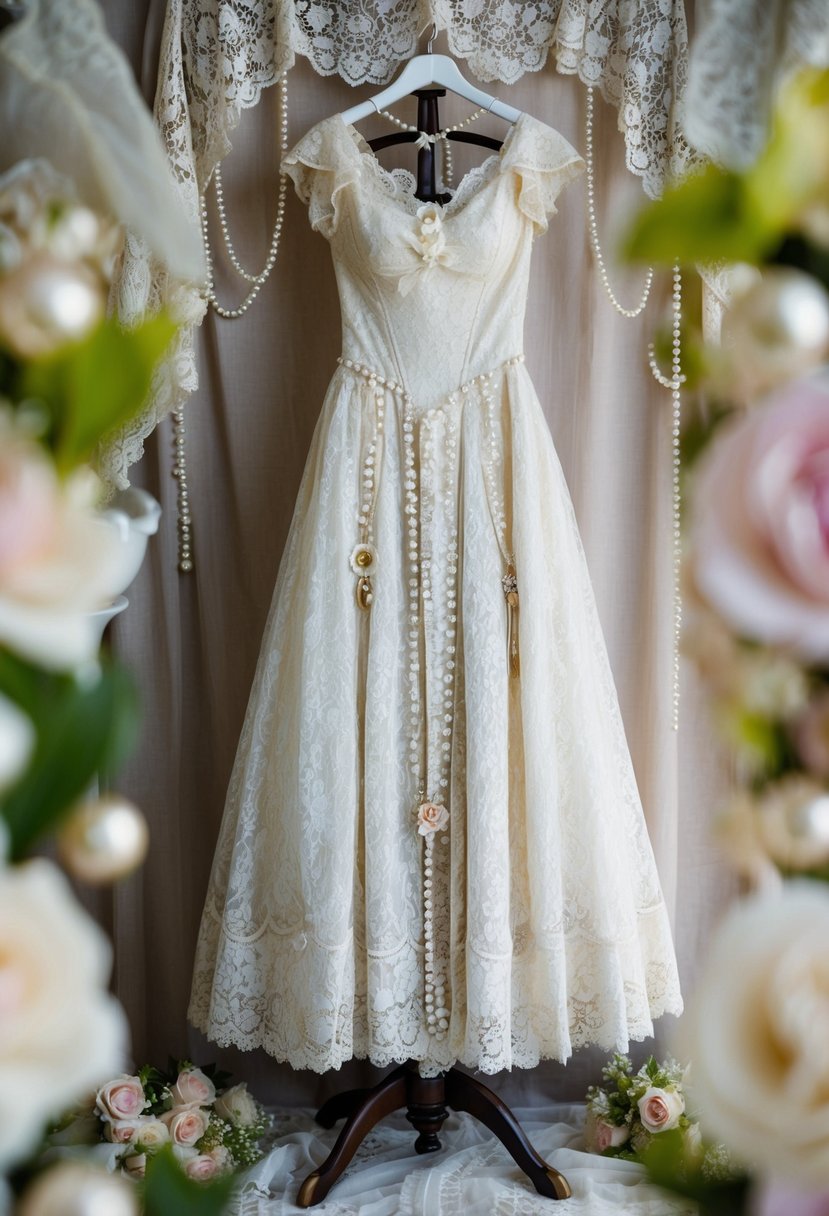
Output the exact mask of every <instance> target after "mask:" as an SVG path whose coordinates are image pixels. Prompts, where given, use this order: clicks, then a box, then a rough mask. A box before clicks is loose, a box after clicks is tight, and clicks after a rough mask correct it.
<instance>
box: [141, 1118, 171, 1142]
mask: <svg viewBox="0 0 829 1216" xmlns="http://www.w3.org/2000/svg"><path fill="white" fill-rule="evenodd" d="M169 1140H170V1129H169V1128H168V1127H167V1124H166V1123H162V1122H161V1120H160V1119H153V1118H152V1116H147V1118H145V1119H142V1120H141V1124H140V1125H139V1128H138V1135H137V1136H136V1138H135V1143H136V1144H138V1145H140V1146H141V1148H160V1146H161V1145H162V1144H167V1143H168V1142H169Z"/></svg>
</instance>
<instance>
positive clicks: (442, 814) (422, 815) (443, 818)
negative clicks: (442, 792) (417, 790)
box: [417, 802, 449, 836]
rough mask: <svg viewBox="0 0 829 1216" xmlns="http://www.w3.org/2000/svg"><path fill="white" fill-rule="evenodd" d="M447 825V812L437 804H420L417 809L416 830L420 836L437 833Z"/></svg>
mask: <svg viewBox="0 0 829 1216" xmlns="http://www.w3.org/2000/svg"><path fill="white" fill-rule="evenodd" d="M448 823H449V812H448V811H447V809H446V807H445V806H441V805H440V803H438V802H422V803H421V804H420V806H419V807H418V808H417V824H418V827H417V830H418V832H419V833H420V835H421V836H428V835H429V834H430V833H431V832H439V831H440V830H441V829H442V828H445V827H446V825H447V824H448Z"/></svg>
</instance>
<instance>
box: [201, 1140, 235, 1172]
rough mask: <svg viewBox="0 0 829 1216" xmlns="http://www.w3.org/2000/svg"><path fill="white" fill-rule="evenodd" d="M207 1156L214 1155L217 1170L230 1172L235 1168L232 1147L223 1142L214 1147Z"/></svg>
mask: <svg viewBox="0 0 829 1216" xmlns="http://www.w3.org/2000/svg"><path fill="white" fill-rule="evenodd" d="M207 1156H208V1157H212V1158H213V1160H214V1161H215V1162H216V1170H217V1172H218V1173H220V1174H229V1173H230V1171H231V1170H232V1169H233V1155H232V1153H231V1151H230V1149H229V1148H225V1146H224V1145H223V1144H219V1145H217V1147H216V1148H212V1149H211V1150H210V1152H209V1153H208V1154H207Z"/></svg>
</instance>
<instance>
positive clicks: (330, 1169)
mask: <svg viewBox="0 0 829 1216" xmlns="http://www.w3.org/2000/svg"><path fill="white" fill-rule="evenodd" d="M403 1107H405V1108H406V1118H407V1119H408V1120H409V1122H410V1123H411V1125H412V1126H413V1127H414V1128H415V1130H416V1131H417V1132H418V1133H419V1135H418V1137H417V1140H416V1141H415V1151H416V1152H418V1153H435V1152H437V1151H438V1150H439V1149H440V1147H441V1143H440V1139H439V1137H438V1133H439V1132H440V1129H441V1127H442V1126H443V1122H444V1120H445V1119H446V1117H447V1115H448V1113H449V1109H451V1110H456V1111H465V1112H466V1113H467V1114H470V1115H472V1116H473V1117H474V1118H475V1119H479V1120H480V1122H481V1123H483V1124H484V1125H485V1126H486V1127H488V1128H489V1130H490V1131H491V1132H493V1133H494V1134H495V1135H496V1136H497V1137H498V1139H499V1140H500V1141H501V1143H502V1144H503V1146H504V1148H505V1149H506V1150H507V1152H508V1153H509V1154H510V1156H511V1157H512V1159H513V1161H515V1163H516V1165H518V1166H519V1167H520V1168H521V1169H522V1170H523V1171H524V1173H525V1174H526V1175H527V1177H528V1178H529V1179H530V1181H531V1182H532V1184H533V1186H534V1187H535V1189H536V1190H537V1191H538V1193H539V1195H546V1196H547V1197H548V1198H549V1199H567V1198H568V1197H569V1196H570V1194H571V1191H570V1186H569V1184H568V1182H567V1179H566V1178H565V1177H564V1175H563V1174H560V1173H559V1172H558V1170H555V1169H553V1167H552V1166H550V1165H548V1164H547V1163H546V1161H544V1160H543V1159H542V1158H541V1157H539V1155H538V1153H537V1152H536V1151H535V1149H534V1148H533V1146H532V1145H531V1144H530V1142H529V1140H528V1139H527V1136H526V1134H525V1132H524V1130H523V1128H522V1127H521V1125H520V1123H519V1122H518V1120H517V1119H516V1118H515V1116H514V1115H513V1113H512V1111H511V1110H510V1109H509V1107H508V1106H507V1105H506V1103H504V1102H502V1101H501V1099H500V1098H499V1097H497V1095H496V1094H494V1093H493V1092H492V1090H491V1089H487V1087H486V1086H485V1085H482V1084H481V1082H480V1081H476V1080H475V1078H474V1077H470V1076H468V1075H467V1074H466V1073H464V1072H460V1071H459V1070H458V1069H456V1068H450V1069H449V1071H448V1072H445V1073H442V1074H441V1075H440V1076H437V1077H421V1075H420V1073H419V1071H418V1067H417V1064H416V1063H413V1062H410V1063H409V1064H404V1065H402V1066H401V1067H400V1068H395V1070H394V1071H393V1072H391V1073H389V1075H388V1076H387V1077H385V1078H384V1079H383V1080H382V1081H381V1082H380V1084H379V1085H375V1086H374V1088H373V1089H351V1090H347V1091H345V1092H344V1093H341V1094H336V1095H335V1096H334V1097H333V1098H329V1100H328V1101H327V1102H326V1103H325V1104H324V1105H323V1106H322V1107H321V1108H320V1110H319V1113H318V1114H317V1122H318V1123H321V1124H322V1126H323V1127H333V1126H334V1124H335V1123H336V1122H337V1120H338V1119H342V1118H343V1117H344V1118H345V1120H346V1122H345V1125H344V1127H343V1129H342V1131H341V1132H340V1134H339V1136H338V1137H337V1141H336V1143H335V1145H334V1147H333V1149H332V1150H331V1152H330V1153H329V1154H328V1157H327V1158H326V1159H325V1161H324V1162H323V1164H322V1165H321V1166H320V1167H319V1169H317V1170H314V1172H313V1174H309V1175H308V1177H307V1178H306V1179H305V1181H304V1182H303V1184H302V1186H301V1187H300V1189H299V1195H298V1197H297V1203H298V1204H299V1206H300V1207H301V1208H310V1207H312V1206H313V1205H314V1204H317V1203H321V1202H322V1200H323V1199H324V1198H325V1196H326V1195H327V1194H328V1192H329V1191H330V1190H331V1187H332V1186H333V1185H334V1183H335V1182H336V1181H337V1179H338V1178H339V1177H340V1175H341V1174H342V1173H343V1171H344V1170H345V1168H346V1166H347V1165H348V1163H349V1161H351V1159H352V1157H353V1156H354V1154H355V1152H356V1151H357V1148H358V1147H359V1145H360V1143H361V1141H362V1140H363V1139H364V1138H365V1137H366V1136H367V1135H368V1133H369V1132H370V1131H371V1129H372V1128H373V1127H374V1126H375V1125H376V1124H377V1123H379V1122H380V1120H381V1119H384V1118H385V1117H386V1115H390V1114H391V1113H392V1112H393V1111H395V1110H400V1109H401V1108H403ZM447 1108H449V1109H447Z"/></svg>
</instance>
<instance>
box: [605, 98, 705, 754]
mask: <svg viewBox="0 0 829 1216" xmlns="http://www.w3.org/2000/svg"><path fill="white" fill-rule="evenodd" d="M593 117H594V115H593V89H592V88H588V90H587V105H586V108H585V157H584V160H585V164H586V166H587V228H588V232H589V235H590V247H591V249H592V251H593V257H594V259H595V262H596V266H597V267H598V271H599V277H600V279H601V281H602V286H603V287H604V289H605V292H606V293H607V297H608V299H609V300H610V303H611V304H612V305H613V307H614V308H615V309H616V311H617V312H618V313H619V315H620V316H622V317H627V318H630V319H632V318H634V317H638V316H639V315H640V314H641V313H642V312H643V311H644V309H645V305H646V304H647V302H648V299H649V297H650V292H651V287H652V285H653V274H654V272H653V267H652V266H650V267H648V272H647V274H646V276H645V282H644V285H643V287H642V294H641V296H640V297H639V303H638V304H637V305H636V307H635V308H625V307H623V305H622V304H620V303H619V300H618V298H617V296H616V293H615V292H614V290H613V288H612V286H611V284H610V277H609V275H608V273H607V265H606V263H605V259H604V254H603V253H602V246H601V241H600V240H599V223H598V219H597V215H596V175H595V161H594V155H593V152H594V141H593V129H594V123H593ZM681 346H682V273H681V271H680V268H679V265H678V264H675V265H674V269H673V290H672V293H671V375H670V377H667V376H663V374H662V372H661V371H660V369H659V366H658V364H657V362H656V354H655V351H654V346H653V343H652V342H651V343H649V344H648V366H649V367H650V370H651V373H652V375H653V376H654V378H655V380H656V381H657V383H658V384H661V385H662V387H663V388H666V389H668V391H669V392H670V394H671V540H672V545H673V559H672V570H671V577H672V582H673V587H672V608H673V655H672V660H671V681H672V687H671V726H672V728H673V730H679V700H680V658H679V645H680V640H681V635H682V587H681V573H682V528H681V512H682V480H681V479H682V458H681V434H682V392H681V386H682V384H684V382H685V376H684V375H683V374H682V357H681V355H682V351H681Z"/></svg>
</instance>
